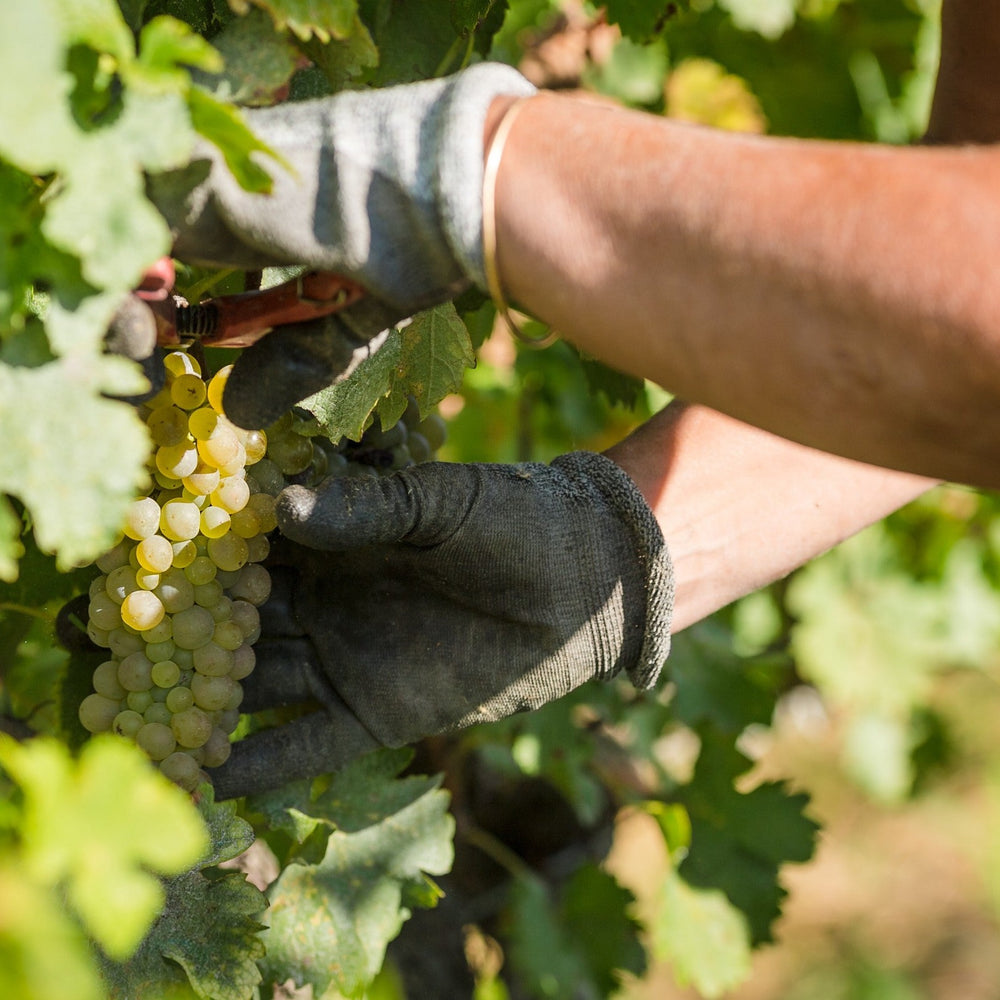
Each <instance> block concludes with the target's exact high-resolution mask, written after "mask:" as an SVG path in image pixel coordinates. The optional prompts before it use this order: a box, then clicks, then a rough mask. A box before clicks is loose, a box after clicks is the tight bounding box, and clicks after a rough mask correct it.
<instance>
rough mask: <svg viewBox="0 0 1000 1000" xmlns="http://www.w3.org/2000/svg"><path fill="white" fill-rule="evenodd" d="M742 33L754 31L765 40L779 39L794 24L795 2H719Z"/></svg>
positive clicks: (793, 0) (731, 0)
mask: <svg viewBox="0 0 1000 1000" xmlns="http://www.w3.org/2000/svg"><path fill="white" fill-rule="evenodd" d="M719 6H720V7H722V8H723V10H727V11H729V13H730V15H731V16H732V19H733V23H734V24H735V25H736V27H737V28H739V29H740V30H742V31H756V32H757V33H758V34H761V35H763V36H764V37H765V38H770V39H775V38H780V37H781V36H782V35H783V34H784V33H785V32H786V31H787V30H788V29H789V28H790V27H791V26H792V25H793V24H794V23H795V9H796V7H797V2H796V0H719Z"/></svg>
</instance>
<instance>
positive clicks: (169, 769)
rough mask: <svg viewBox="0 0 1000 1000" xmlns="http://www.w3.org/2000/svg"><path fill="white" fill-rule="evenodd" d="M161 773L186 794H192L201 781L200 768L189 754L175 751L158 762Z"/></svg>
mask: <svg viewBox="0 0 1000 1000" xmlns="http://www.w3.org/2000/svg"><path fill="white" fill-rule="evenodd" d="M160 771H161V773H162V774H163V775H164V776H165V777H167V778H169V779H170V780H171V781H172V782H173V783H174V784H175V785H179V786H180V787H181V788H183V789H184V790H185V791H186V792H193V791H194V790H195V788H197V787H198V784H199V782H200V781H201V780H202V772H201V767H200V766H199V764H198V761H196V760H195V759H194V758H193V757H192V756H191V755H190V754H189V753H184V752H183V751H181V750H175V751H174V752H173V753H172V754H168V755H167V756H166V757H164V758H163V760H161V761H160Z"/></svg>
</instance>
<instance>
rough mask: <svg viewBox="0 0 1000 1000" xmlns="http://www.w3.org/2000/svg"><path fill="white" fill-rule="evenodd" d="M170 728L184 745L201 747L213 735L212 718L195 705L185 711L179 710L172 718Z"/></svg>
mask: <svg viewBox="0 0 1000 1000" xmlns="http://www.w3.org/2000/svg"><path fill="white" fill-rule="evenodd" d="M170 728H171V730H172V731H173V734H174V737H175V739H176V740H177V742H178V743H179V744H180V745H181V746H182V747H191V748H193V747H200V746H204V745H205V743H206V741H207V740H208V738H209V736H211V735H212V720H211V719H210V718H209V717H208V716H207V715H206V714H205V712H204V711H203V710H202V709H200V708H198V706H197V705H194V706H192V707H191V708H187V709H185V710H184V711H183V712H177V713H176V714H175V715H174V717H173V718H172V719H171V720H170Z"/></svg>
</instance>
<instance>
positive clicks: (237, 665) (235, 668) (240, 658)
mask: <svg viewBox="0 0 1000 1000" xmlns="http://www.w3.org/2000/svg"><path fill="white" fill-rule="evenodd" d="M256 663H257V654H256V653H255V652H254V650H253V646H251V645H250V642H249V641H247V642H245V643H244V644H243V645H242V646H238V647H237V648H236V649H234V650H233V665H232V666H231V667H230V668H229V676H230V677H231V678H232V679H233V680H234V681H241V680H243V678H244V677H249V676H250V674H252V673H253V668H254V666H256Z"/></svg>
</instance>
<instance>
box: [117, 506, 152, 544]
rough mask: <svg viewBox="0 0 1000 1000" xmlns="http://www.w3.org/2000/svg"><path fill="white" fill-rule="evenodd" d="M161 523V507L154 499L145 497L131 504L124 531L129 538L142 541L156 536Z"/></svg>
mask: <svg viewBox="0 0 1000 1000" xmlns="http://www.w3.org/2000/svg"><path fill="white" fill-rule="evenodd" d="M159 523H160V505H159V504H158V503H157V502H156V501H155V500H154V499H153V498H152V497H143V498H142V499H141V500H133V501H132V503H131V504H129V508H128V511H127V513H126V515H125V525H124V531H125V534H126V535H128V537H129V538H132V539H135V541H140V540H141V539H143V538H148V537H149V536H150V535H152V534H155V532H156V529H157V527H158V526H159Z"/></svg>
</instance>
